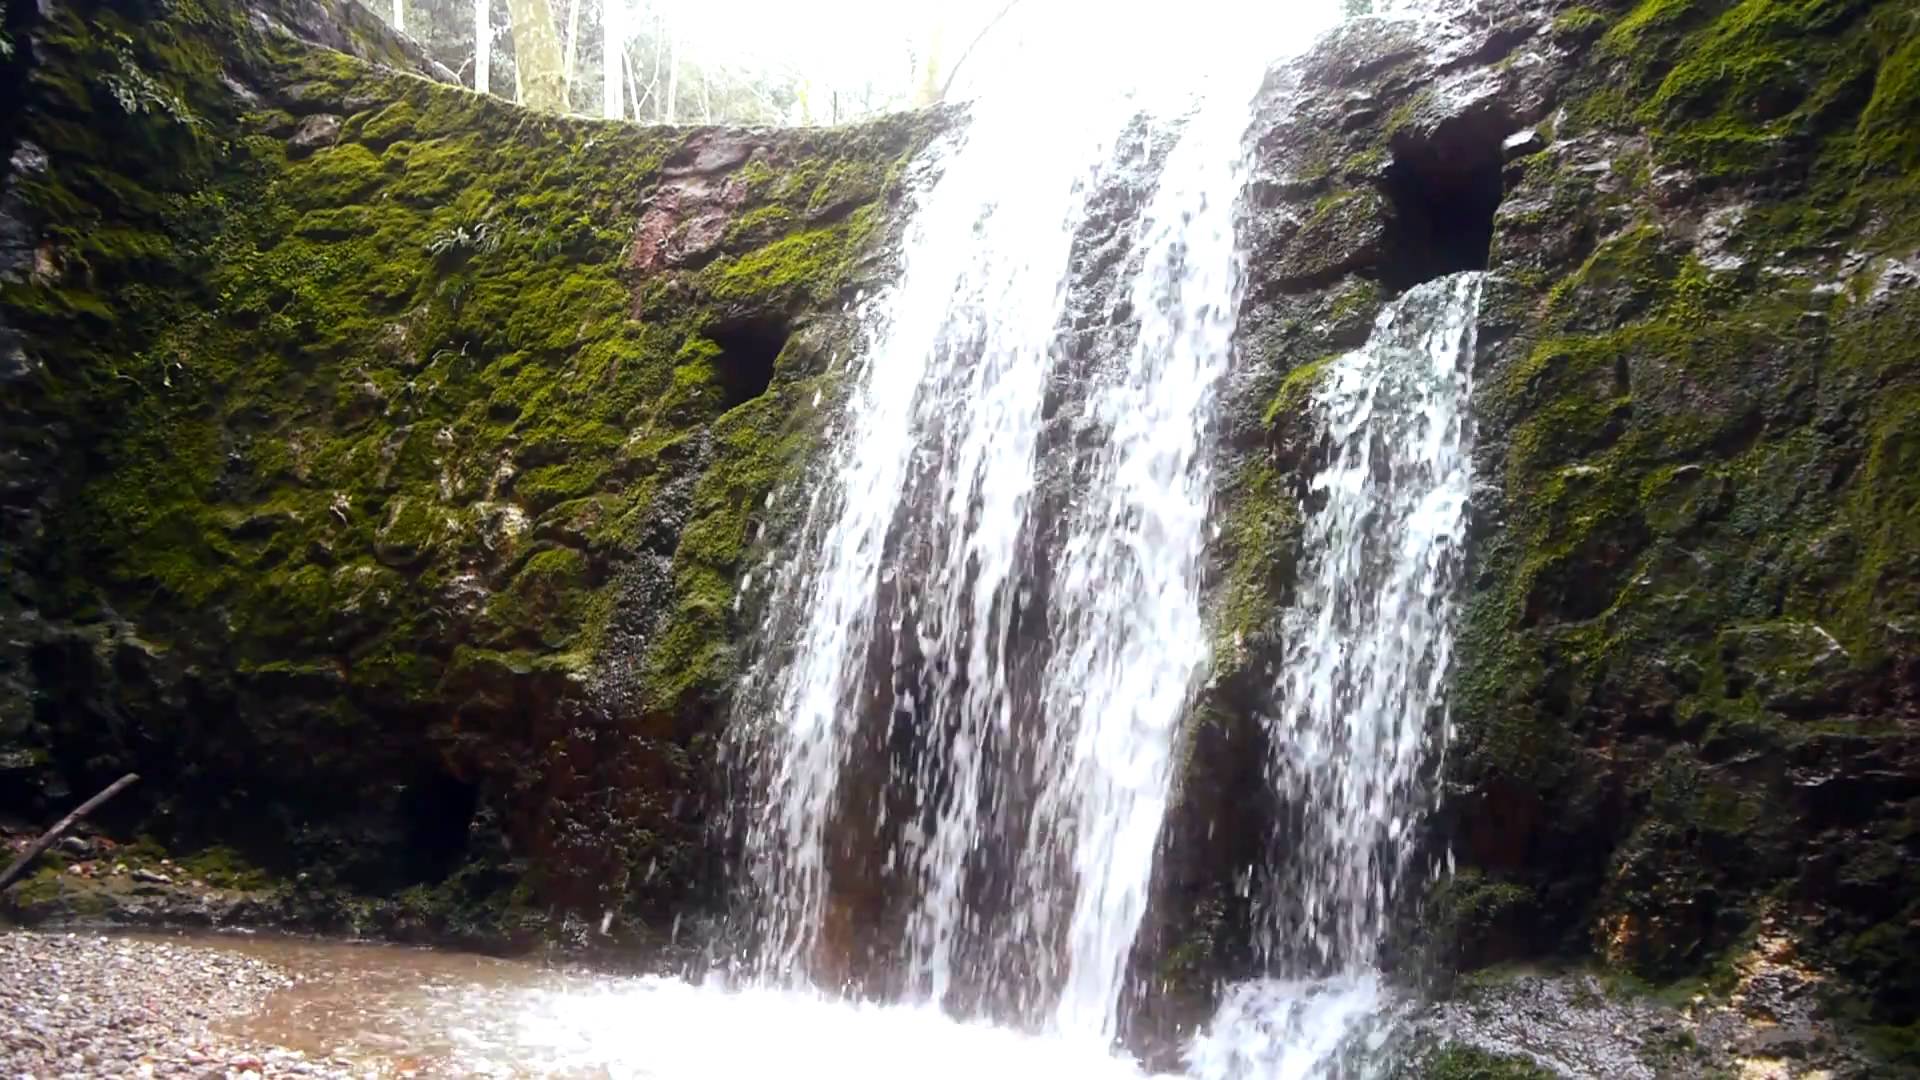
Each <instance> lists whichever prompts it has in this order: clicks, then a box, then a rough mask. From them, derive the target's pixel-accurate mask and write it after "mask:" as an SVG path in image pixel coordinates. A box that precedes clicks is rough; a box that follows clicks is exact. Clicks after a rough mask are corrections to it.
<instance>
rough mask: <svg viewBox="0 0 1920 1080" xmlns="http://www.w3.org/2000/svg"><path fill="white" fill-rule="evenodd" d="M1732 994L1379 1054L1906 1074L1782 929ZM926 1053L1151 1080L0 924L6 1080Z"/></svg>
mask: <svg viewBox="0 0 1920 1080" xmlns="http://www.w3.org/2000/svg"><path fill="white" fill-rule="evenodd" d="M1723 982H1724V985H1721V986H1718V987H1708V986H1705V985H1702V986H1701V987H1700V988H1699V992H1697V993H1690V994H1684V995H1677V994H1673V993H1665V994H1659V995H1652V994H1646V993H1637V992H1634V991H1632V990H1631V989H1630V988H1626V987H1622V986H1621V985H1619V984H1618V983H1616V982H1612V981H1610V980H1608V979H1605V978H1602V977H1599V976H1596V975H1593V974H1589V973H1582V972H1560V973H1549V972H1542V971H1518V970H1515V971H1508V972H1504V973H1503V972H1495V971H1489V972H1483V973H1482V974H1480V975H1478V976H1476V977H1475V978H1474V979H1472V980H1470V981H1469V982H1467V983H1465V984H1462V985H1459V986H1456V987H1454V988H1453V992H1452V993H1451V994H1449V995H1448V996H1447V999H1446V1000H1442V1001H1439V1002H1435V1003H1430V1004H1427V1005H1425V1006H1422V1007H1419V1008H1417V1009H1415V1010H1414V1011H1412V1012H1411V1013H1408V1012H1404V1011H1400V1010H1397V1009H1390V1010H1388V1013H1389V1014H1394V1013H1397V1014H1398V1015H1399V1017H1400V1019H1401V1021H1402V1022H1403V1023H1404V1027H1402V1028H1401V1034H1402V1035H1403V1036H1405V1037H1406V1038H1407V1039H1409V1040H1410V1042H1402V1041H1400V1040H1396V1039H1392V1038H1385V1039H1376V1040H1373V1041H1375V1042H1380V1043H1384V1044H1397V1045H1398V1049H1396V1050H1391V1051H1390V1052H1389V1054H1388V1056H1389V1057H1391V1058H1392V1059H1393V1060H1394V1061H1396V1062H1398V1064H1397V1065H1395V1066H1393V1067H1392V1068H1389V1069H1388V1070H1387V1072H1388V1075H1391V1076H1392V1077H1394V1078H1395V1080H1417V1078H1423V1077H1439V1078H1458V1077H1484V1078H1488V1080H1544V1078H1550V1077H1574V1078H1595V1080H1598V1078H1607V1080H1616V1078H1618V1080H1662V1078H1667V1077H1674V1078H1693V1080H1709V1078H1722V1077H1740V1078H1742V1080H1809V1078H1814V1077H1822V1078H1826V1080H1864V1078H1868V1077H1881V1076H1893V1075H1905V1074H1903V1073H1898V1072H1890V1071H1888V1070H1887V1068H1886V1067H1885V1066H1882V1065H1876V1064H1873V1063H1872V1059H1871V1057H1870V1056H1869V1055H1866V1054H1863V1053H1862V1052H1861V1048H1859V1047H1857V1046H1856V1045H1854V1044H1853V1042H1852V1041H1851V1040H1850V1039H1849V1038H1848V1037H1847V1036H1846V1034H1845V1033H1843V1032H1842V1031H1840V1030H1838V1029H1836V1027H1835V1026H1834V1025H1833V1024H1832V1022H1831V1020H1830V1018H1828V1017H1826V1016H1824V1015H1823V1013H1824V1009H1823V1008H1822V1006H1821V1001H1822V998H1823V990H1824V987H1823V980H1822V978H1821V976H1820V974H1819V973H1818V972H1816V971H1813V970H1811V969H1809V968H1807V967H1806V966H1804V964H1803V962H1802V961H1801V960H1800V959H1799V958H1798V957H1797V956H1796V955H1795V954H1794V952H1793V950H1792V949H1791V947H1790V945H1788V944H1787V941H1786V938H1785V937H1784V936H1783V935H1780V934H1777V933H1769V934H1763V935H1761V936H1760V937H1759V938H1758V939H1757V940H1756V942H1755V943H1754V944H1753V946H1752V947H1751V948H1750V949H1748V950H1746V951H1744V952H1743V954H1742V955H1741V957H1740V958H1739V960H1738V961H1737V962H1736V963H1735V964H1734V965H1733V967H1732V968H1731V969H1730V970H1729V971H1728V972H1727V974H1726V978H1725V979H1724V980H1723ZM746 1032H750V1033H752V1037H751V1038H741V1037H740V1035H741V1034H742V1033H746ZM908 1057H913V1058H914V1059H915V1060H921V1061H924V1062H926V1064H925V1065H924V1068H922V1069H921V1070H920V1071H919V1075H920V1076H922V1077H923V1078H933V1080H939V1078H941V1077H947V1076H952V1077H954V1078H955V1080H959V1078H962V1077H965V1078H967V1080H977V1078H978V1077H979V1076H981V1075H989V1074H997V1075H1002V1076H1005V1077H1007V1078H1009V1080H1013V1078H1018V1077H1029V1076H1031V1077H1051V1076H1060V1075H1067V1076H1075V1077H1096V1078H1097V1077H1111V1078H1114V1080H1145V1078H1146V1076H1147V1072H1146V1070H1143V1069H1142V1067H1141V1066H1140V1065H1139V1064H1137V1063H1136V1062H1134V1061H1133V1060H1131V1059H1129V1058H1127V1057H1125V1056H1124V1055H1118V1054H1112V1053H1110V1052H1109V1051H1108V1050H1107V1049H1106V1048H1104V1047H1101V1046H1097V1045H1087V1044H1084V1043H1081V1042H1075V1041H1072V1040H1063V1039H1059V1038H1056V1037H1050V1036H1046V1035H1036V1034H1030V1033H1025V1032H1021V1031H1017V1030H1014V1029H1009V1028H1001V1027H996V1026H992V1025H989V1024H985V1023H981V1022H977V1021H975V1022H957V1021H955V1020H953V1019H952V1018H950V1017H947V1016H945V1015H943V1014H941V1013H940V1012H939V1011H938V1010H933V1009H928V1008H923V1007H918V1006H880V1005H874V1004H870V1003H861V1002H857V1001H850V1000H845V999H841V998H838V997H835V996H832V995H820V994H813V993H806V992H800V991H794V990H781V989H775V988H765V987H756V986H740V985H731V984H730V982H729V980H727V979H726V978H724V977H721V976H719V975H718V974H715V975H714V976H713V977H710V978H707V979H704V980H702V981H700V982H699V983H693V982H687V981H683V980H680V979H675V978H668V977H658V976H632V975H613V974H608V973H605V972H592V971H588V970H585V969H582V968H579V967H573V966H558V965H552V964H543V963H539V962H529V961H526V960H507V959H498V958H493V957H486V956H479V955H475V954H471V953H461V952H454V951H450V950H436V949H420V948H409V947H403V946H393V945H377V944H368V943H353V942H344V941H337V940H325V939H318V938H302V937H292V936H285V935H270V934H247V933H223V934H217V935H216V934H207V933H200V934H198V935H196V936H192V937H177V936H164V935H160V934H152V933H142V934H134V935H103V934H98V933H46V932H36V931H26V930H19V931H11V932H0V1080H16V1078H21V1077H33V1078H35V1080H50V1078H54V1077H148V1076H173V1077H196V1078H213V1077H218V1078H234V1080H237V1078H247V1077H254V1078H266V1077H293V1076H306V1077H354V1078H356V1080H358V1078H369V1077H371V1078H378V1080H385V1078H398V1077H455V1076H458V1077H564V1078H571V1077H596V1078H600V1077H617V1076H648V1077H664V1078H672V1080H688V1078H695V1077H699V1078H707V1077H759V1076H782V1075H816V1074H819V1075H835V1076H839V1077H843V1078H853V1080H858V1078H862V1077H873V1078H876V1080H877V1078H881V1077H891V1076H895V1075H897V1074H898V1065H899V1062H900V1061H901V1060H904V1059H907V1058H908ZM1369 1057H1370V1059H1371V1056H1369ZM1258 1059H1259V1055H1258V1054H1257V1053H1255V1054H1254V1055H1253V1056H1252V1057H1250V1058H1246V1059H1245V1060H1244V1061H1243V1062H1242V1065H1243V1066H1245V1065H1246V1064H1247V1063H1248V1062H1252V1061H1256V1060H1258ZM1162 1064H1163V1066H1164V1067H1169V1068H1174V1069H1178V1068H1180V1066H1179V1065H1178V1064H1176V1063H1174V1062H1171V1061H1169V1062H1164V1063H1162ZM1376 1064H1379V1063H1378V1062H1377V1061H1376ZM1194 1075H1197V1076H1203V1077H1209V1078H1211V1077H1214V1076H1215V1075H1216V1072H1210V1071H1207V1070H1205V1069H1201V1070H1199V1071H1197V1072H1196V1073H1194ZM1226 1075H1232V1076H1234V1077H1239V1076H1241V1075H1248V1074H1247V1073H1246V1072H1245V1070H1244V1068H1240V1069H1231V1070H1228V1071H1227V1073H1226ZM1251 1075H1262V1076H1264V1075H1267V1073H1266V1072H1263V1071H1260V1070H1258V1069H1257V1068H1256V1069H1255V1071H1254V1072H1253V1073H1252V1074H1251ZM1278 1075H1291V1074H1290V1073H1287V1072H1285V1070H1281V1072H1279V1073H1278ZM1315 1075H1318V1074H1315ZM1163 1080H1164V1078H1163Z"/></svg>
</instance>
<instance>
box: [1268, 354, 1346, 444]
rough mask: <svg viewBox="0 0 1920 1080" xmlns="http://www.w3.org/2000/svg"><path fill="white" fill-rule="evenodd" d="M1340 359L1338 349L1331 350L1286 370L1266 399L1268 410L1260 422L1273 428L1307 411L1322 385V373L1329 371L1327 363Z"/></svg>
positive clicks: (1323, 374)
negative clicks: (1271, 393)
mask: <svg viewBox="0 0 1920 1080" xmlns="http://www.w3.org/2000/svg"><path fill="white" fill-rule="evenodd" d="M1338 359H1340V356H1339V354H1338V353H1329V354H1327V355H1326V356H1323V357H1321V358H1319V359H1318V360H1309V361H1307V362H1306V363H1304V364H1301V365H1300V366H1298V367H1296V368H1294V369H1293V370H1292V371H1289V372H1287V375H1286V378H1284V379H1282V380H1280V387H1279V389H1277V390H1275V391H1274V392H1273V397H1271V398H1269V399H1268V400H1267V407H1266V410H1265V411H1264V412H1263V413H1261V417H1260V420H1261V423H1263V424H1265V425H1266V426H1267V427H1269V428H1271V427H1273V426H1274V425H1275V424H1278V423H1280V422H1282V421H1285V420H1291V419H1292V418H1294V417H1298V416H1303V415H1305V414H1306V412H1307V411H1308V409H1309V408H1311V406H1312V403H1313V395H1314V393H1315V391H1317V390H1318V389H1319V388H1320V382H1321V379H1322V377H1323V376H1325V375H1326V373H1327V365H1329V364H1331V363H1333V362H1334V361H1335V360H1338Z"/></svg>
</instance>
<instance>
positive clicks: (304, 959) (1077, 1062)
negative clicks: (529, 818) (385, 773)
mask: <svg viewBox="0 0 1920 1080" xmlns="http://www.w3.org/2000/svg"><path fill="white" fill-rule="evenodd" d="M169 940H175V941H180V940H185V941H186V942H188V943H191V944H194V945H199V946H204V947H209V948H216V949H222V950H228V951H232V952H237V953H242V954H244V955H247V956H251V957H253V958H256V959H259V960H263V961H266V962H268V963H271V964H274V965H275V966H277V967H280V968H282V969H285V970H287V971H289V972H291V973H293V974H294V975H295V977H296V978H297V979H298V980H299V982H298V983H297V984H296V985H294V986H292V987H290V988H287V989H284V990H279V991H275V992H273V993H272V994H270V995H269V996H268V998H267V999H266V1001H265V1002H264V1003H263V1004H262V1006H261V1008H260V1009H259V1010H257V1011H255V1012H253V1013H251V1014H249V1015H246V1016H242V1017H237V1018H234V1019H232V1020H229V1021H225V1022H223V1023H222V1024H220V1025H219V1028H220V1031H221V1033H222V1034H225V1035H228V1036H230V1037H232V1038H234V1039H236V1040H240V1041H243V1042H246V1043H250V1044H259V1045H276V1046H283V1047H286V1048H288V1049H291V1050H298V1051H301V1052H302V1053H304V1054H306V1055H307V1056H308V1057H309V1058H312V1059H322V1058H334V1059H338V1060H341V1061H344V1062H346V1063H348V1064H350V1065H351V1066H352V1067H353V1068H354V1069H355V1071H356V1072H362V1071H363V1070H364V1072H365V1073H371V1074H372V1075H376V1076H381V1077H402V1076H421V1077H429V1076H432V1077H446V1076H480V1077H533V1076H540V1077H569V1078H575V1077H577V1078H598V1077H610V1078H612V1077H618V1078H627V1077H649V1078H653V1077H658V1078H662V1080H679V1078H694V1077H700V1078H711V1077H740V1078H748V1077H760V1076H781V1077H806V1076H832V1077H836V1078H840V1080H860V1078H865V1077H872V1078H875V1080H878V1078H881V1077H886V1078H888V1080H892V1078H894V1077H898V1076H899V1075H901V1072H902V1069H903V1065H904V1064H905V1063H907V1062H912V1069H911V1071H912V1073H913V1074H914V1075H915V1076H916V1077H924V1078H931V1080H939V1078H943V1077H949V1076H951V1077H955V1078H959V1077H967V1078H969V1080H978V1078H980V1077H993V1078H995V1080H1011V1078H1015V1077H1035V1078H1039V1077H1049V1078H1051V1077H1076V1078H1078V1077H1086V1078H1089V1080H1098V1078H1102V1077H1115V1078H1119V1077H1141V1076H1143V1075H1145V1074H1144V1073H1142V1072H1141V1071H1140V1070H1139V1069H1138V1068H1137V1067H1136V1066H1135V1065H1134V1063H1132V1062H1130V1061H1127V1060H1125V1059H1124V1058H1119V1057H1115V1056H1112V1055H1111V1054H1110V1053H1109V1052H1108V1050H1107V1049H1106V1047H1104V1046H1102V1045H1099V1044H1097V1043H1093V1042H1081V1041H1072V1040H1067V1039H1062V1038H1057V1037H1040V1036H1034V1035H1027V1034H1023V1033H1020V1032H1015V1031H1011V1030H1008V1029H1005V1028H997V1027H993V1026H990V1025H986V1024H970V1023H959V1022H956V1021H955V1020H953V1019H951V1018H950V1017H947V1016H945V1015H943V1014H942V1013H940V1012H939V1011H938V1010H937V1009H934V1008H931V1007H916V1006H905V1005H887V1006H881V1005H872V1004H861V1003H853V1002H847V1001H840V1000H835V999H831V998H826V997H821V996H817V995H813V994H805V993H799V992H791V991H778V990H770V989H765V988H757V987H756V988H742V989H727V988H723V987H721V986H719V985H715V984H713V983H708V984H705V985H695V984H692V983H689V982H686V981H683V980H679V979H673V978H664V977H659V976H621V975H606V974H598V973H591V972H586V971H582V970H579V969H564V968H555V967H548V966H543V965H542V964H540V963H538V962H533V961H524V960H505V959H496V958H492V957H485V956H476V955H472V954H467V953H457V952H447V951H440V950H432V949H413V948H403V947H397V946H389V945H374V944H356V943H348V942H338V941H322V940H314V939H306V938H292V937H277V936H267V935H258V936H255V935H229V934H202V935H191V936H189V937H187V938H185V939H181V938H178V937H172V938H169Z"/></svg>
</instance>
